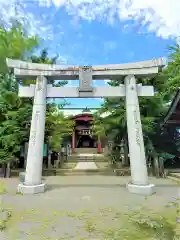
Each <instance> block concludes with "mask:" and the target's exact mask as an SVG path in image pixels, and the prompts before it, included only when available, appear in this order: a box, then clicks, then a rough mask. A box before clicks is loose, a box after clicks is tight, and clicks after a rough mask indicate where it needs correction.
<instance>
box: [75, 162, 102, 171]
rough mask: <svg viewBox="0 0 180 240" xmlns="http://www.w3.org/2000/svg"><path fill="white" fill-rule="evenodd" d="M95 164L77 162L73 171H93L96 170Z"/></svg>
mask: <svg viewBox="0 0 180 240" xmlns="http://www.w3.org/2000/svg"><path fill="white" fill-rule="evenodd" d="M97 168H98V167H97V166H96V164H95V162H78V163H77V165H76V166H75V168H74V169H76V170H77V169H78V170H94V169H97Z"/></svg>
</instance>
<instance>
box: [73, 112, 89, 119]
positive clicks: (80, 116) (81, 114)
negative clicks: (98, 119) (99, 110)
mask: <svg viewBox="0 0 180 240" xmlns="http://www.w3.org/2000/svg"><path fill="white" fill-rule="evenodd" d="M83 117H84V118H85V117H89V118H91V119H93V114H92V113H89V112H88V113H86V112H84V113H79V114H76V115H74V116H72V117H71V118H72V119H74V120H75V119H78V118H83Z"/></svg>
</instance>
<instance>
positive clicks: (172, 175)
mask: <svg viewBox="0 0 180 240" xmlns="http://www.w3.org/2000/svg"><path fill="white" fill-rule="evenodd" d="M169 176H171V177H175V178H178V179H180V173H174V172H170V173H169Z"/></svg>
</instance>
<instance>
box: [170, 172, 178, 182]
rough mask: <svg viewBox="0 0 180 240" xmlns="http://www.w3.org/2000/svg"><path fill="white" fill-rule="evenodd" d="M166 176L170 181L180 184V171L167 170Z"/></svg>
mask: <svg viewBox="0 0 180 240" xmlns="http://www.w3.org/2000/svg"><path fill="white" fill-rule="evenodd" d="M167 178H169V179H171V180H172V181H174V182H176V183H179V184H180V173H179V172H177V173H175V172H169V174H168V176H167Z"/></svg>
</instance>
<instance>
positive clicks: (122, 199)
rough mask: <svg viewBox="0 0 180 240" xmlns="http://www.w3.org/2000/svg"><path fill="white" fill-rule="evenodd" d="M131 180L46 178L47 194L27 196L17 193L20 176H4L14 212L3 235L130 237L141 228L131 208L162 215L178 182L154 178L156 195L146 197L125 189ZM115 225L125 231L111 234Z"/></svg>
mask: <svg viewBox="0 0 180 240" xmlns="http://www.w3.org/2000/svg"><path fill="white" fill-rule="evenodd" d="M129 180H130V178H129V177H117V176H95V175H93V176H55V177H46V182H47V186H48V188H47V191H46V192H45V193H43V194H38V195H34V196H32V195H30V196H27V195H24V196H23V195H20V194H16V187H17V184H18V179H16V178H14V179H13V178H11V179H5V184H6V188H7V190H8V193H7V194H6V195H5V196H4V197H3V199H4V203H6V204H7V205H8V206H9V207H10V209H11V210H12V218H11V220H10V222H9V225H8V227H7V229H6V231H5V232H4V233H2V232H0V239H2V240H6V239H7V240H55V239H58V240H60V239H64V240H80V239H81V240H82V239H87V240H102V239H107V240H113V239H130V238H127V237H126V236H127V232H126V231H127V229H128V234H131V233H132V234H133V233H137V232H138V229H135V228H133V229H132V231H131V228H130V226H129V225H128V224H129V223H128V222H127V223H126V220H127V221H128V219H129V217H128V216H127V214H126V213H128V214H130V215H132V213H131V211H132V210H133V209H135V208H140V207H142V206H147V207H148V209H151V210H153V211H156V212H158V213H159V212H160V214H161V211H162V212H164V206H165V204H167V203H168V202H171V201H175V197H177V195H178V188H179V186H178V185H177V184H175V183H173V182H172V181H171V180H168V179H155V178H151V179H150V182H153V183H155V184H156V185H157V193H156V194H155V195H153V196H150V197H148V198H146V199H145V198H144V197H143V196H138V195H133V194H131V193H129V192H128V191H127V189H126V183H127V182H129ZM0 181H1V179H0ZM175 210H176V209H174V208H173V209H170V211H171V212H172V211H175ZM147 214H148V211H145V215H146V216H147ZM175 216H176V215H175ZM131 217H132V216H131ZM173 219H175V217H173ZM172 221H173V220H172ZM174 221H175V220H174ZM116 228H118V229H121V230H123V229H124V228H125V229H126V231H125V232H122V233H121V237H119V238H118V237H117V236H114V237H113V235H112V230H113V229H116ZM107 231H109V232H108V233H107V235H103V236H102V234H106V232H107ZM113 231H114V232H115V233H116V232H117V231H116V230H113ZM108 234H111V235H108ZM123 234H126V235H125V236H124V235H123ZM144 235H145V232H143V231H142V236H141V238H138V237H137V238H135V239H143V237H144ZM131 239H134V238H133V237H132V238H131ZM144 239H148V238H144ZM151 239H152V238H151ZM153 239H156V238H153ZM157 239H160V237H158V238H157ZM161 239H163V238H161Z"/></svg>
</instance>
